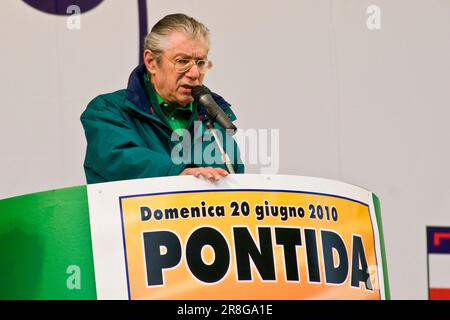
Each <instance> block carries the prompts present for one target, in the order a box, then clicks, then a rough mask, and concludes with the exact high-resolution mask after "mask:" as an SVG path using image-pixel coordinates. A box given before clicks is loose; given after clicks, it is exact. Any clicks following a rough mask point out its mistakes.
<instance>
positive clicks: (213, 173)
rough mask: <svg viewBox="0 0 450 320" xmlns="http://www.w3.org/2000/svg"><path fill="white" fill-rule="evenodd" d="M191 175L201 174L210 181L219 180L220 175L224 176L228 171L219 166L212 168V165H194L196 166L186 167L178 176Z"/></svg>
mask: <svg viewBox="0 0 450 320" xmlns="http://www.w3.org/2000/svg"><path fill="white" fill-rule="evenodd" d="M186 175H191V176H195V177H197V178H198V177H199V176H202V177H204V178H205V179H209V180H211V181H217V180H220V178H222V177H226V176H227V175H228V172H227V171H225V170H224V169H221V168H213V167H206V168H205V167H196V168H186V169H184V170H183V171H182V172H181V173H180V176H186Z"/></svg>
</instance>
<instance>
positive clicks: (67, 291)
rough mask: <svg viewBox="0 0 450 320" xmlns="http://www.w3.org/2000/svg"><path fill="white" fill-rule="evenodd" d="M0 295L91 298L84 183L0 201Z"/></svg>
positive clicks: (92, 281) (91, 265)
mask: <svg viewBox="0 0 450 320" xmlns="http://www.w3.org/2000/svg"><path fill="white" fill-rule="evenodd" d="M0 299H96V291H95V276H94V263H93V256H92V244H91V232H90V226H89V208H88V201H87V192H86V186H79V187H72V188H67V189H59V190H52V191H47V192H40V193H34V194H29V195H24V196H20V197H15V198H10V199H5V200H2V201H0Z"/></svg>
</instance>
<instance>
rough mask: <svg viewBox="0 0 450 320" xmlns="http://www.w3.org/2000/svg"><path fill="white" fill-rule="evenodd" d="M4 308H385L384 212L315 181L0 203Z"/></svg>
mask: <svg viewBox="0 0 450 320" xmlns="http://www.w3.org/2000/svg"><path fill="white" fill-rule="evenodd" d="M0 257H1V259H0V277H1V278H2V283H1V284H0V299H149V300H158V299H165V300H166V299H167V300H172V299H177V300H190V299H197V300H202V299H205V300H209V299H218V300H256V299H262V300H268V299H273V300H276V299H285V300H293V299H389V298H390V293H389V282H388V274H387V263H386V258H385V252H384V241H383V231H382V222H381V214H380V203H379V200H378V198H377V196H376V195H375V194H374V193H372V192H370V191H368V190H365V189H363V188H360V187H357V186H353V185H350V184H347V183H343V182H339V181H334V180H327V179H321V178H312V177H301V176H286V175H251V174H250V175H249V174H245V175H229V176H228V177H227V178H225V179H222V180H221V181H218V182H210V181H205V180H203V179H201V178H200V179H199V178H194V177H191V176H178V177H164V178H148V179H139V180H128V181H117V182H109V183H101V184H93V185H88V186H77V187H72V188H66V189H59V190H51V191H46V192H40V193H34V194H28V195H23V196H19V197H14V198H10V199H5V200H1V201H0Z"/></svg>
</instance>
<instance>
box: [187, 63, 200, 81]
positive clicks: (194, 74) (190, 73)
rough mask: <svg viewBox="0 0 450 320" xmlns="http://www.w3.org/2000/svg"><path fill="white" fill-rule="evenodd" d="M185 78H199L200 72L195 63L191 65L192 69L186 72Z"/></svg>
mask: <svg viewBox="0 0 450 320" xmlns="http://www.w3.org/2000/svg"><path fill="white" fill-rule="evenodd" d="M186 76H187V77H188V78H191V79H198V78H199V77H200V71H199V70H198V66H197V64H196V63H193V65H192V67H191V68H190V69H189V70H188V71H187V72H186Z"/></svg>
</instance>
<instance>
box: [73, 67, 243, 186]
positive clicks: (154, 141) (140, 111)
mask: <svg viewBox="0 0 450 320" xmlns="http://www.w3.org/2000/svg"><path fill="white" fill-rule="evenodd" d="M145 72H146V69H145V66H144V65H140V66H138V67H137V68H136V69H135V70H134V71H133V72H132V74H131V75H130V79H129V82H128V87H127V89H124V90H119V91H116V92H113V93H109V94H104V95H100V96H98V97H96V98H95V99H93V100H92V101H91V102H90V103H89V105H88V106H87V108H86V110H85V111H84V112H83V114H82V115H81V122H82V124H83V128H84V131H85V135H86V140H87V148H86V157H85V161H84V171H85V174H86V180H87V183H99V182H107V181H115V180H127V179H139V178H149V177H163V176H175V175H179V174H180V173H181V172H182V171H183V170H184V169H185V168H186V166H203V167H206V166H212V167H220V168H223V169H225V170H226V166H225V164H224V163H223V162H222V161H221V160H220V161H219V162H218V161H217V159H218V158H220V154H218V152H217V151H218V150H217V147H215V142H214V138H212V137H211V135H210V134H209V133H208V132H206V129H205V117H206V116H205V111H204V109H203V108H202V107H201V106H200V105H198V104H197V103H196V102H195V101H194V103H193V114H192V117H191V119H190V121H189V125H188V130H189V133H190V138H191V139H190V140H187V138H186V137H184V143H185V145H186V146H187V145H189V142H191V143H190V147H191V149H190V150H191V152H190V153H188V152H184V153H182V152H175V153H174V150H179V149H177V148H176V147H178V148H180V147H181V143H180V141H177V140H175V141H171V137H172V133H173V132H172V130H171V129H170V127H169V125H168V123H167V120H166V119H165V118H164V117H161V116H160V114H161V113H160V112H158V111H160V107H159V105H158V101H157V98H156V96H155V94H150V95H147V93H146V90H145V88H144V79H143V78H144V74H145ZM211 94H212V96H213V98H214V100H215V101H216V102H217V103H218V105H219V106H220V107H222V108H223V110H224V111H225V113H227V114H228V116H229V117H230V119H231V120H232V121H234V120H235V119H236V116H235V115H234V113H233V112H232V110H231V108H230V107H231V106H230V105H229V104H228V103H227V102H226V101H225V100H224V99H223V98H222V97H220V96H219V95H217V94H215V93H211ZM194 121H199V122H197V123H196V125H195V126H194V124H195V123H194ZM216 128H217V129H219V130H220V132H221V133H222V136H223V137H224V141H223V142H222V143H223V145H224V149H225V150H226V151H227V153H228V156H229V157H230V159H231V162H232V164H233V167H234V170H235V172H236V173H243V172H244V165H243V164H242V162H241V159H240V155H239V148H238V146H237V144H236V142H235V141H234V139H233V138H232V137H230V136H227V135H226V134H225V132H224V130H223V129H222V128H220V127H219V126H217V125H216ZM195 129H196V130H195ZM194 131H195V132H194ZM205 132H206V133H205ZM212 144H214V145H212ZM174 147H175V149H174ZM230 149H231V150H230ZM186 150H188V149H186ZM195 150H197V153H196V152H195ZM199 150H201V154H200V156H199V152H198V151H199ZM172 154H176V155H178V157H177V159H176V161H173V159H174V157H172ZM213 159H216V163H213V164H211V161H212V160H213ZM183 160H184V161H183ZM182 161H183V162H182ZM208 161H209V163H208ZM217 162H218V163H217Z"/></svg>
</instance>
